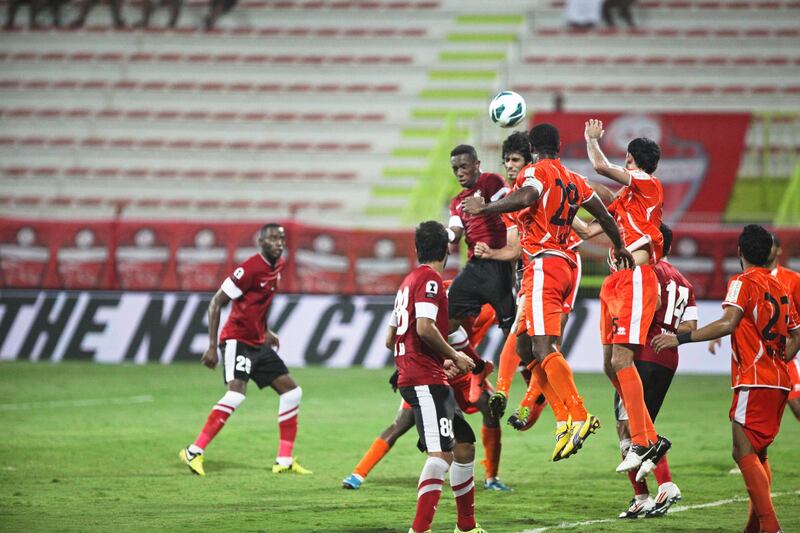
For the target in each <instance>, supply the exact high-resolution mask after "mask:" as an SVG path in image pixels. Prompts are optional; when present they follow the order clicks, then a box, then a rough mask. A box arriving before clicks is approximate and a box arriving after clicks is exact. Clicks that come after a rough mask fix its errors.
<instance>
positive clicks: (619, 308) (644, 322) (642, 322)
mask: <svg viewBox="0 0 800 533" xmlns="http://www.w3.org/2000/svg"><path fill="white" fill-rule="evenodd" d="M658 293H659V286H658V278H657V277H656V273H655V271H654V270H653V267H652V266H650V265H643V266H637V267H636V268H635V269H634V270H618V271H617V272H613V273H612V274H611V275H610V276H608V277H607V278H606V280H605V281H604V282H603V286H602V287H601V288H600V341H601V342H602V344H639V345H645V344H646V343H647V332H648V330H649V329H650V324H651V323H652V321H653V317H654V316H655V313H656V309H657V307H658Z"/></svg>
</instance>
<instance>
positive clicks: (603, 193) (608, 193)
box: [586, 180, 617, 205]
mask: <svg viewBox="0 0 800 533" xmlns="http://www.w3.org/2000/svg"><path fill="white" fill-rule="evenodd" d="M586 183H588V184H589V187H591V188H592V190H593V191H594V192H595V194H597V196H599V197H600V199H601V200H602V201H603V203H604V204H605V205H610V204H611V202H613V201H614V200H615V199H616V197H617V195H616V194H614V191H612V190H611V189H609V188H608V187H606V186H605V185H603V184H602V183H597V182H596V181H592V180H586Z"/></svg>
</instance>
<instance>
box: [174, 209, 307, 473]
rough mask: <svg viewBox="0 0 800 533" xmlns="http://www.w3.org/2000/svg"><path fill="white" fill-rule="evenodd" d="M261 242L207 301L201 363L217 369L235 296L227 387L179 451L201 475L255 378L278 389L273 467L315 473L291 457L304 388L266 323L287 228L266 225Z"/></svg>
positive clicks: (227, 345)
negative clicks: (210, 449)
mask: <svg viewBox="0 0 800 533" xmlns="http://www.w3.org/2000/svg"><path fill="white" fill-rule="evenodd" d="M258 246H259V248H260V250H259V253H257V254H255V255H253V256H252V257H250V258H249V259H247V260H246V261H245V262H244V263H242V264H240V265H239V266H237V267H236V268H235V269H234V271H233V273H232V274H231V275H230V277H228V278H226V279H225V281H224V282H223V283H222V287H220V289H219V290H218V291H217V293H216V294H215V295H214V297H213V298H212V300H211V303H210V304H209V306H208V337H209V338H208V350H206V352H205V353H204V354H203V358H202V362H203V364H204V365H205V366H207V367H208V368H210V369H212V370H213V369H215V368H216V367H217V363H218V362H219V355H218V353H217V352H218V349H219V348H218V344H217V334H218V331H219V322H220V314H221V310H222V308H223V307H225V306H226V305H227V304H228V303H229V302H230V301H231V300H233V308H232V310H231V314H230V316H229V317H228V320H227V321H226V322H225V326H224V327H223V328H222V334H221V335H219V340H220V341H221V342H222V344H223V346H224V351H223V354H224V355H223V367H224V369H225V384H226V386H227V389H228V392H226V393H225V395H224V396H223V397H222V399H220V401H219V402H217V404H216V405H215V406H214V407H213V408H212V409H211V413H210V414H209V415H208V420H206V423H205V426H203V429H202V431H201V432H200V434H199V435H198V436H197V439H196V440H195V441H194V443H193V444H190V445H189V446H187V447H186V448H184V449H182V450H181V451H180V458H181V460H182V461H183V462H184V463H186V465H188V467H189V469H190V470H191V471H192V472H193V473H195V474H198V475H201V476H204V475H205V470H204V468H203V457H204V452H205V448H206V446H208V444H209V443H210V442H211V441H212V440H213V439H214V437H215V436H216V435H217V433H219V431H220V430H221V429H222V427H223V426H224V425H225V422H227V420H228V418H229V417H230V416H231V415H232V414H233V412H234V411H235V410H236V409H237V408H238V407H239V406H240V405H241V404H242V402H243V401H244V399H245V393H246V391H247V382H248V381H250V380H251V379H252V380H253V381H254V382H255V383H256V385H258V388H259V389H263V388H264V387H266V386H268V385H269V386H270V387H272V389H273V390H274V391H275V392H277V393H278V399H279V404H278V427H279V432H280V443H279V446H278V456H277V458H276V459H275V464H274V465H273V466H272V472H273V473H276V474H278V473H282V472H294V473H297V474H310V473H311V471H310V470H307V469H305V468H303V467H302V466H300V465H299V464H298V463H297V461H295V460H294V459H293V457H292V449H293V447H294V441H295V437H296V436H297V414H298V412H299V410H300V399H301V398H302V397H303V390H302V389H301V388H300V387H299V386H298V385H297V383H295V381H294V380H293V379H292V377H291V376H290V375H289V369H288V368H286V365H285V364H284V363H283V360H281V358H280V356H278V354H277V352H276V350H278V349H280V343H279V341H278V336H277V335H275V333H274V332H273V331H272V330H270V329H269V328H268V327H267V313H268V312H269V307H270V304H271V303H272V299H273V297H274V296H275V291H276V290H277V289H278V281H279V280H280V277H281V271H282V270H283V267H284V264H285V261H284V260H283V258H282V257H281V255H282V254H283V249H284V247H285V246H286V234H285V232H284V229H283V227H282V226H280V225H279V224H266V225H264V226H262V227H261V230H260V232H259V234H258Z"/></svg>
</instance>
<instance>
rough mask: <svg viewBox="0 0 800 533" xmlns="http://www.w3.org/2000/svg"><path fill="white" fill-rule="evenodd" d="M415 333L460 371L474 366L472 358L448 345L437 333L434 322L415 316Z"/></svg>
mask: <svg viewBox="0 0 800 533" xmlns="http://www.w3.org/2000/svg"><path fill="white" fill-rule="evenodd" d="M417 335H419V338H420V339H422V342H424V343H425V344H426V345H428V347H429V348H431V349H432V350H433V351H434V352H436V353H437V354H438V355H439V356H440V357H442V359H449V360H450V361H453V363H455V365H456V367H458V369H459V370H460V371H461V372H462V373H466V372H469V371H470V370H472V369H473V368H475V363H474V362H473V361H472V359H471V358H470V357H469V356H467V355H465V354H463V353H462V352H458V351H456V350H455V349H453V347H452V346H450V345H449V344H448V343H447V341H446V340H445V339H444V337H442V334H441V333H439V329H438V328H437V327H436V322H435V321H434V320H432V319H430V318H427V317H421V316H418V317H417Z"/></svg>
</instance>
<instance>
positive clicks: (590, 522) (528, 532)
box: [520, 490, 800, 533]
mask: <svg viewBox="0 0 800 533" xmlns="http://www.w3.org/2000/svg"><path fill="white" fill-rule="evenodd" d="M789 495H800V490H796V491H794V492H773V493H772V497H773V498H780V497H781V496H789ZM748 499H749V498H745V497H741V496H737V497H735V498H729V499H727V500H717V501H715V502H707V503H698V504H695V505H679V506H675V507H672V508H670V510H669V512H668V513H667V514H673V513H682V512H684V511H693V510H694V509H706V508H708V507H719V506H720V505H728V504H729V503H737V502H746V501H748ZM618 521H619V518H616V519H614V518H603V519H599V520H584V521H582V522H569V523H567V522H562V523H560V524H558V525H557V526H546V527H538V528H536V529H526V530H525V531H521V532H520V533H543V532H544V531H551V530H553V529H572V528H574V527H579V526H590V525H593V524H611V523H614V522H618Z"/></svg>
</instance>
